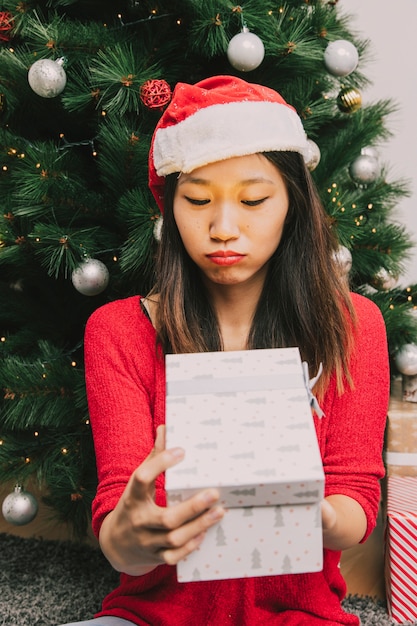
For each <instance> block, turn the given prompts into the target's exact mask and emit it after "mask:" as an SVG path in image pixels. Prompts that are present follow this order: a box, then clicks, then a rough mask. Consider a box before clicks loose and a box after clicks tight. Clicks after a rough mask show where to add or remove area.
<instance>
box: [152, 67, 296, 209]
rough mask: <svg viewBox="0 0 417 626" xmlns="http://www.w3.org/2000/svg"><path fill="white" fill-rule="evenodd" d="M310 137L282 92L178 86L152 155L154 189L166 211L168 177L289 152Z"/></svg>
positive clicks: (216, 82)
mask: <svg viewBox="0 0 417 626" xmlns="http://www.w3.org/2000/svg"><path fill="white" fill-rule="evenodd" d="M306 147H307V138H306V134H305V132H304V129H303V125H302V123H301V120H300V118H299V117H298V115H297V113H296V111H295V109H294V108H293V107H292V106H290V105H289V104H287V102H285V100H284V99H283V98H282V96H280V94H279V93H277V92H276V91H274V90H272V89H269V87H264V86H262V85H256V84H253V83H247V82H246V81H244V80H242V79H240V78H236V77H234V76H213V77H211V78H207V79H205V80H202V81H200V82H199V83H196V84H195V85H188V84H186V83H178V84H177V86H176V87H175V90H174V93H173V95H172V99H171V102H170V104H169V106H168V107H167V109H166V110H165V112H164V113H163V115H162V117H161V118H160V120H159V122H158V124H157V126H156V128H155V132H154V135H153V138H152V143H151V149H150V153H149V186H150V189H151V191H152V193H153V195H154V197H155V199H156V201H157V203H158V206H159V208H160V209H161V211H163V194H164V180H165V178H164V177H165V176H167V175H168V174H172V173H174V172H184V173H189V172H191V171H192V170H194V169H196V168H197V167H201V166H203V165H207V164H208V163H214V162H216V161H222V160H224V159H228V158H231V157H236V156H244V155H248V154H255V153H257V152H272V151H275V150H279V151H282V150H288V151H293V152H300V153H303V152H304V151H305V150H306Z"/></svg>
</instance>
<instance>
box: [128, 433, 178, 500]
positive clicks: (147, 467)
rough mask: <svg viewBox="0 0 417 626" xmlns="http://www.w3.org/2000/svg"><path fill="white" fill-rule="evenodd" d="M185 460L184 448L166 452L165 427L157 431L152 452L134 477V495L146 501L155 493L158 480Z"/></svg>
mask: <svg viewBox="0 0 417 626" xmlns="http://www.w3.org/2000/svg"><path fill="white" fill-rule="evenodd" d="M183 458H184V450H183V449H182V448H172V449H171V450H165V427H159V428H158V429H157V435H156V439H155V445H154V448H153V450H152V452H151V453H150V454H149V455H148V457H147V458H146V459H145V460H144V462H143V463H141V465H140V466H139V467H138V468H137V469H136V470H135V472H134V473H133V475H132V495H133V497H134V498H137V499H138V500H145V499H147V498H148V496H149V494H150V493H153V485H154V482H155V480H156V478H157V477H158V476H159V475H160V474H162V473H163V472H165V471H166V470H167V469H168V468H170V467H173V466H174V465H176V464H177V463H179V462H180V461H182V459H183Z"/></svg>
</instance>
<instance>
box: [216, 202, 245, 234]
mask: <svg viewBox="0 0 417 626" xmlns="http://www.w3.org/2000/svg"><path fill="white" fill-rule="evenodd" d="M239 233H240V230H239V224H238V219H237V212H236V210H235V209H234V208H233V207H231V206H230V205H226V204H224V205H223V206H220V207H218V208H217V209H216V211H215V213H214V215H213V219H212V221H211V225H210V237H211V238H212V239H217V240H219V241H227V240H228V239H237V238H238V237H239Z"/></svg>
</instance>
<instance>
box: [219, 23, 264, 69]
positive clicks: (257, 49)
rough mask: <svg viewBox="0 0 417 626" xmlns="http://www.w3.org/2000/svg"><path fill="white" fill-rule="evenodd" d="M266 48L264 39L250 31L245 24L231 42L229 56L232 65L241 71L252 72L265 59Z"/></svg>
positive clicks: (228, 50)
mask: <svg viewBox="0 0 417 626" xmlns="http://www.w3.org/2000/svg"><path fill="white" fill-rule="evenodd" d="M264 56H265V48H264V44H263V43H262V40H261V39H259V37H258V36H257V35H255V34H254V33H250V32H249V29H248V28H247V27H246V26H245V27H244V28H243V29H242V32H240V33H238V34H237V35H235V36H234V37H232V39H231V40H230V42H229V46H228V48H227V58H228V59H229V63H230V65H232V66H233V67H234V68H235V69H236V70H239V71H240V72H250V71H251V70H254V69H256V68H257V67H259V65H260V64H261V63H262V61H263V60H264Z"/></svg>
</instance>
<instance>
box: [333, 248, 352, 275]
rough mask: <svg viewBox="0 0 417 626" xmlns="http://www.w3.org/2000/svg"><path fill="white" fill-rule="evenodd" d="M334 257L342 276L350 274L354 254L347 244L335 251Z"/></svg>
mask: <svg viewBox="0 0 417 626" xmlns="http://www.w3.org/2000/svg"><path fill="white" fill-rule="evenodd" d="M333 258H334V260H335V261H336V264H337V266H338V268H339V270H340V274H341V275H342V276H346V275H347V274H349V272H350V270H351V268H352V254H351V252H350V250H349V249H348V248H346V246H339V247H338V249H337V250H336V251H335V252H334V253H333Z"/></svg>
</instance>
